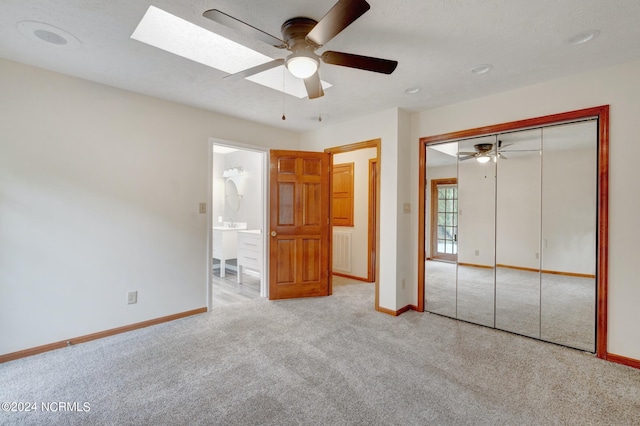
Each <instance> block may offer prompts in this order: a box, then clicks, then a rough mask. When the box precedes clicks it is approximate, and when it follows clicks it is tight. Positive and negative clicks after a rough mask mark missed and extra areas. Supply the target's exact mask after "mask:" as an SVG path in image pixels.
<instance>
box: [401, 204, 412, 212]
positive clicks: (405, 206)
mask: <svg viewBox="0 0 640 426" xmlns="http://www.w3.org/2000/svg"><path fill="white" fill-rule="evenodd" d="M402 211H403V212H404V213H411V204H409V203H404V204H403V205H402Z"/></svg>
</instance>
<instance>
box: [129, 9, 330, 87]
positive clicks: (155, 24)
mask: <svg viewBox="0 0 640 426" xmlns="http://www.w3.org/2000/svg"><path fill="white" fill-rule="evenodd" d="M131 38H132V39H134V40H138V41H141V42H143V43H146V44H148V45H151V46H154V47H157V48H159V49H162V50H165V51H167V52H170V53H173V54H174V55H178V56H182V57H183V58H187V59H190V60H192V61H195V62H198V63H200V64H203V65H207V66H209V67H212V68H216V69H219V70H221V71H224V72H226V73H229V74H235V73H237V72H239V71H243V70H245V69H248V68H251V67H255V66H257V65H262V64H264V63H267V62H270V61H272V60H273V58H270V57H268V56H267V55H263V54H262V53H260V52H257V51H255V50H253V49H250V48H248V47H246V46H243V45H241V44H239V43H236V42H235V41H232V40H229V39H228V38H225V37H222V36H220V35H218V34H215V33H213V32H211V31H209V30H206V29H204V28H202V27H199V26H197V25H195V24H192V23H191V22H189V21H185V20H184V19H181V18H178V17H177V16H175V15H172V14H171V13H169V12H165V11H164V10H162V9H158V8H157V7H154V6H149V9H147V12H146V13H145V14H144V16H143V17H142V20H141V21H140V23H139V24H138V26H137V27H136V29H135V31H134V32H133V34H131ZM285 71H286V70H285V69H284V66H283V65H282V66H279V67H276V68H272V69H270V70H267V71H264V72H261V73H259V74H256V75H253V76H251V77H248V78H247V80H250V81H253V82H254V83H258V84H261V85H263V86H266V87H269V88H271V89H274V90H277V91H279V92H283V91H284V92H285V93H287V94H289V95H292V96H296V97H298V98H305V97H307V90H306V89H305V87H304V81H302V80H301V79H298V78H295V77H293V76H291V75H290V73H288V72H285ZM283 75H284V77H283ZM289 76H290V77H289ZM283 78H284V90H283ZM229 84H233V83H229ZM322 87H323V88H325V89H327V88H329V87H331V84H329V83H327V82H326V81H323V82H322Z"/></svg>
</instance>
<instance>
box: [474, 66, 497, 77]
mask: <svg viewBox="0 0 640 426" xmlns="http://www.w3.org/2000/svg"><path fill="white" fill-rule="evenodd" d="M492 69H493V65H491V64H482V65H478V66H475V67H473V68H471V74H475V75H481V74H486V73H488V72H489V71H491V70H492Z"/></svg>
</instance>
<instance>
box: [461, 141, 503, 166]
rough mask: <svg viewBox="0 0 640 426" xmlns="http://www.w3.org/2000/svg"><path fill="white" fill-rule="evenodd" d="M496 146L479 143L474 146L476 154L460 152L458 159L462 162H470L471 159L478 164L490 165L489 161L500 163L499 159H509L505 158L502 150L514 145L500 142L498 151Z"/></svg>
mask: <svg viewBox="0 0 640 426" xmlns="http://www.w3.org/2000/svg"><path fill="white" fill-rule="evenodd" d="M493 145H494V144H492V143H478V144H475V145H474V146H473V148H474V149H475V152H459V153H458V159H459V160H460V161H464V160H469V159H471V158H475V159H476V161H477V162H478V163H488V162H489V161H491V160H493V161H498V158H501V159H503V160H507V157H505V156H504V154H502V153H501V152H500V149H502V148H505V147H507V146H511V145H513V144H506V145H503V144H502V141H498V144H497V145H498V147H497V150H496V149H494V146H493Z"/></svg>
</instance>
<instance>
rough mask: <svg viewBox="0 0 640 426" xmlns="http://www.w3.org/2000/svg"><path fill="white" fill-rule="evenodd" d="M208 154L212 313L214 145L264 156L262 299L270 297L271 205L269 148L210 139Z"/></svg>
mask: <svg viewBox="0 0 640 426" xmlns="http://www.w3.org/2000/svg"><path fill="white" fill-rule="evenodd" d="M208 144H209V146H208V148H209V150H208V152H209V173H208V174H207V258H206V260H207V261H206V265H207V266H206V268H207V269H206V275H205V276H206V277H207V280H206V282H207V284H206V286H207V288H206V298H207V303H206V306H207V311H211V308H212V306H213V291H212V285H213V281H212V277H211V271H212V270H213V259H212V258H211V251H212V247H211V239H212V237H213V228H212V227H213V208H212V206H213V155H214V154H213V145H222V146H227V147H229V148H236V149H240V150H245V151H253V152H257V153H259V154H261V155H262V195H261V199H262V200H261V204H262V271H261V272H260V275H261V277H260V297H269V285H268V284H269V283H268V278H269V262H268V259H269V258H268V256H269V252H268V250H269V246H268V239H267V238H266V234H265V232H266V230H267V229H269V203H268V196H267V194H268V190H269V152H270V150H269V148H265V147H263V146H257V145H250V144H245V143H240V142H234V141H229V140H225V139H219V138H213V137H210V138H209V140H208Z"/></svg>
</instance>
